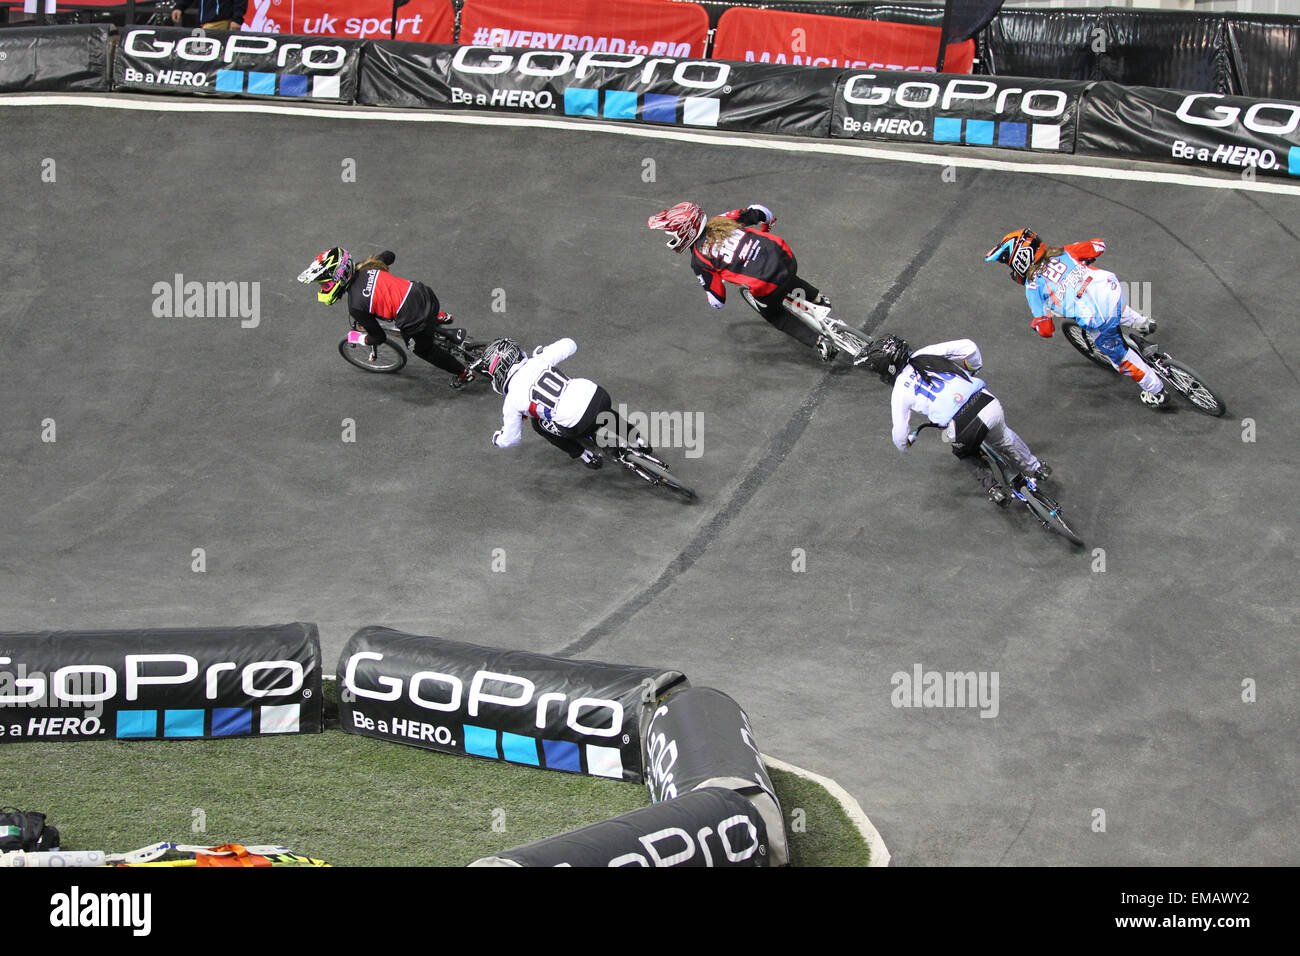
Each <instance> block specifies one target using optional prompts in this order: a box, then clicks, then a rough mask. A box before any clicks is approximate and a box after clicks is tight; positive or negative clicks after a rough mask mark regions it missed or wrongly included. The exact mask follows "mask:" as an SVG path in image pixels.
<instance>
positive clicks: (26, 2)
mask: <svg viewBox="0 0 1300 956" xmlns="http://www.w3.org/2000/svg"><path fill="white" fill-rule="evenodd" d="M35 12H36V0H23V13H35Z"/></svg>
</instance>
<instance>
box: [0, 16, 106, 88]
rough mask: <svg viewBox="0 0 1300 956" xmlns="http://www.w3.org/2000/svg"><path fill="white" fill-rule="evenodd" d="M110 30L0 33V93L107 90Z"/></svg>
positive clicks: (76, 28) (51, 29)
mask: <svg viewBox="0 0 1300 956" xmlns="http://www.w3.org/2000/svg"><path fill="white" fill-rule="evenodd" d="M108 48H109V28H108V26H107V25H103V26H86V27H80V26H73V27H31V28H27V27H24V28H23V29H20V30H0V93H36V92H45V91H64V90H91V91H98V90H107V89H108Z"/></svg>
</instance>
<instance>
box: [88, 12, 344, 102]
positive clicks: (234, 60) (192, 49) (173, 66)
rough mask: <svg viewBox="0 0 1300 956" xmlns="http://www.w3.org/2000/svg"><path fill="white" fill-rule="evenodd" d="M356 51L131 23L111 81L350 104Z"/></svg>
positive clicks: (322, 42)
mask: <svg viewBox="0 0 1300 956" xmlns="http://www.w3.org/2000/svg"><path fill="white" fill-rule="evenodd" d="M360 49H361V44H360V42H359V41H357V40H346V39H325V38H323V37H309V36H281V35H279V34H272V33H241V32H233V31H232V32H226V31H214V32H213V33H210V34H205V33H203V31H201V30H198V31H189V30H179V29H172V28H167V27H133V28H128V29H127V30H125V31H124V32H123V34H122V38H121V44H120V46H119V47H118V50H117V54H116V55H115V56H114V57H113V87H114V88H115V89H124V90H139V91H143V92H148V93H197V94H209V95H213V96H258V97H273V98H276V99H293V100H308V101H312V102H322V103H351V102H353V100H354V99H355V97H356V88H357V61H358V58H359V51H360Z"/></svg>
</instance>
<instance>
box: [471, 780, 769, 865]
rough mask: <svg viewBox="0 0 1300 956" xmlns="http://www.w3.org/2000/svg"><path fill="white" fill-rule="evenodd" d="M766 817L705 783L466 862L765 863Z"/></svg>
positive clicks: (727, 792)
mask: <svg viewBox="0 0 1300 956" xmlns="http://www.w3.org/2000/svg"><path fill="white" fill-rule="evenodd" d="M770 856H771V854H770V853H769V852H768V847H767V833H766V831H765V830H764V824H763V818H762V817H761V816H760V815H759V813H758V811H757V810H756V809H755V808H754V806H753V804H751V803H750V802H749V801H748V800H746V799H745V798H744V797H742V796H740V795H738V794H735V793H733V792H731V791H730V790H720V789H713V788H710V789H704V790H696V791H694V792H693V793H688V794H686V795H685V796H683V797H678V798H677V799H676V800H669V801H668V802H667V803H657V804H655V805H654V806H652V807H645V808H644V809H641V810H633V811H632V812H631V813H625V814H623V815H622V816H621V817H614V818H613V819H610V820H604V821H602V822H600V823H593V824H592V825H591V826H589V827H583V828H582V829H580V830H574V831H573V832H571V833H564V834H561V835H560V836H554V837H548V838H547V839H545V840H538V841H537V842H536V843H529V844H527V845H526V846H521V847H517V848H515V849H513V850H506V851H505V852H504V853H499V854H497V855H496V856H490V857H484V858H483V859H481V860H475V861H474V862H473V863H471V864H470V866H645V867H658V866H768V865H770V863H771V860H770V859H769V857H770Z"/></svg>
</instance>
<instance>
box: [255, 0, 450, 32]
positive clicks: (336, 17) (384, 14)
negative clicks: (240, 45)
mask: <svg viewBox="0 0 1300 956" xmlns="http://www.w3.org/2000/svg"><path fill="white" fill-rule="evenodd" d="M249 7H250V9H249V10H248V12H247V13H246V14H245V15H244V29H245V30H250V31H252V32H254V33H288V34H298V35H309V36H330V37H349V38H351V39H353V40H369V39H384V40H387V39H398V40H411V41H415V42H419V43H451V42H452V40H453V39H455V36H454V34H455V32H456V11H455V10H454V9H453V7H452V5H451V0H404V2H403V3H401V4H399V5H398V7H397V24H396V36H395V37H394V24H393V0H292V2H291V3H281V2H279V0H277V2H276V3H275V4H274V5H272V4H271V3H268V2H265V0H263V2H260V3H257V2H255V3H252V4H250V5H249Z"/></svg>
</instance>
